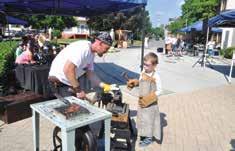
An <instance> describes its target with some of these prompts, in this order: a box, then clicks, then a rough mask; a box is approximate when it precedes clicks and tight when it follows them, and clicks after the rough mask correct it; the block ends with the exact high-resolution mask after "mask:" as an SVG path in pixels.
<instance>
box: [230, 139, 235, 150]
mask: <svg viewBox="0 0 235 151" xmlns="http://www.w3.org/2000/svg"><path fill="white" fill-rule="evenodd" d="M230 144H231V146H232V149H231V150H230V151H235V139H232V140H231V142H230Z"/></svg>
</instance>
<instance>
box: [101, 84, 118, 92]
mask: <svg viewBox="0 0 235 151" xmlns="http://www.w3.org/2000/svg"><path fill="white" fill-rule="evenodd" d="M101 87H102V88H103V90H104V92H105V93H108V92H109V91H112V90H119V88H118V87H117V85H116V84H111V85H110V84H107V83H102V85H101Z"/></svg>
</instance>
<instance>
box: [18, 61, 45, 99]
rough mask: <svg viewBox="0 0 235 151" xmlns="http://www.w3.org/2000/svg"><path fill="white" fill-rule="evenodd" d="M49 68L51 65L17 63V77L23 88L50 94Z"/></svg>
mask: <svg viewBox="0 0 235 151" xmlns="http://www.w3.org/2000/svg"><path fill="white" fill-rule="evenodd" d="M49 70H50V66H49V65H17V67H16V78H17V80H18V81H19V83H20V86H21V87H22V88H24V89H26V90H31V91H33V92H35V93H37V94H42V95H43V96H48V95H49V93H50V91H49V84H48V74H49Z"/></svg>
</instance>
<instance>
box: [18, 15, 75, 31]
mask: <svg viewBox="0 0 235 151" xmlns="http://www.w3.org/2000/svg"><path fill="white" fill-rule="evenodd" d="M20 18H22V19H24V20H26V21H28V23H29V25H31V26H32V28H36V29H47V28H49V27H52V28H54V29H57V30H60V31H62V30H63V29H64V28H66V27H73V26H76V25H77V24H78V23H77V21H76V20H75V19H74V17H68V16H47V15H32V16H30V17H29V16H20Z"/></svg>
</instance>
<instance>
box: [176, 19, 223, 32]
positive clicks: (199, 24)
mask: <svg viewBox="0 0 235 151" xmlns="http://www.w3.org/2000/svg"><path fill="white" fill-rule="evenodd" d="M192 28H194V29H195V30H196V31H198V32H201V31H202V30H203V21H197V22H195V23H193V24H192V25H190V26H187V27H184V28H182V29H180V30H179V31H180V32H191V31H192ZM211 31H212V32H214V33H221V32H222V29H219V28H215V27H213V28H211Z"/></svg>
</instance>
